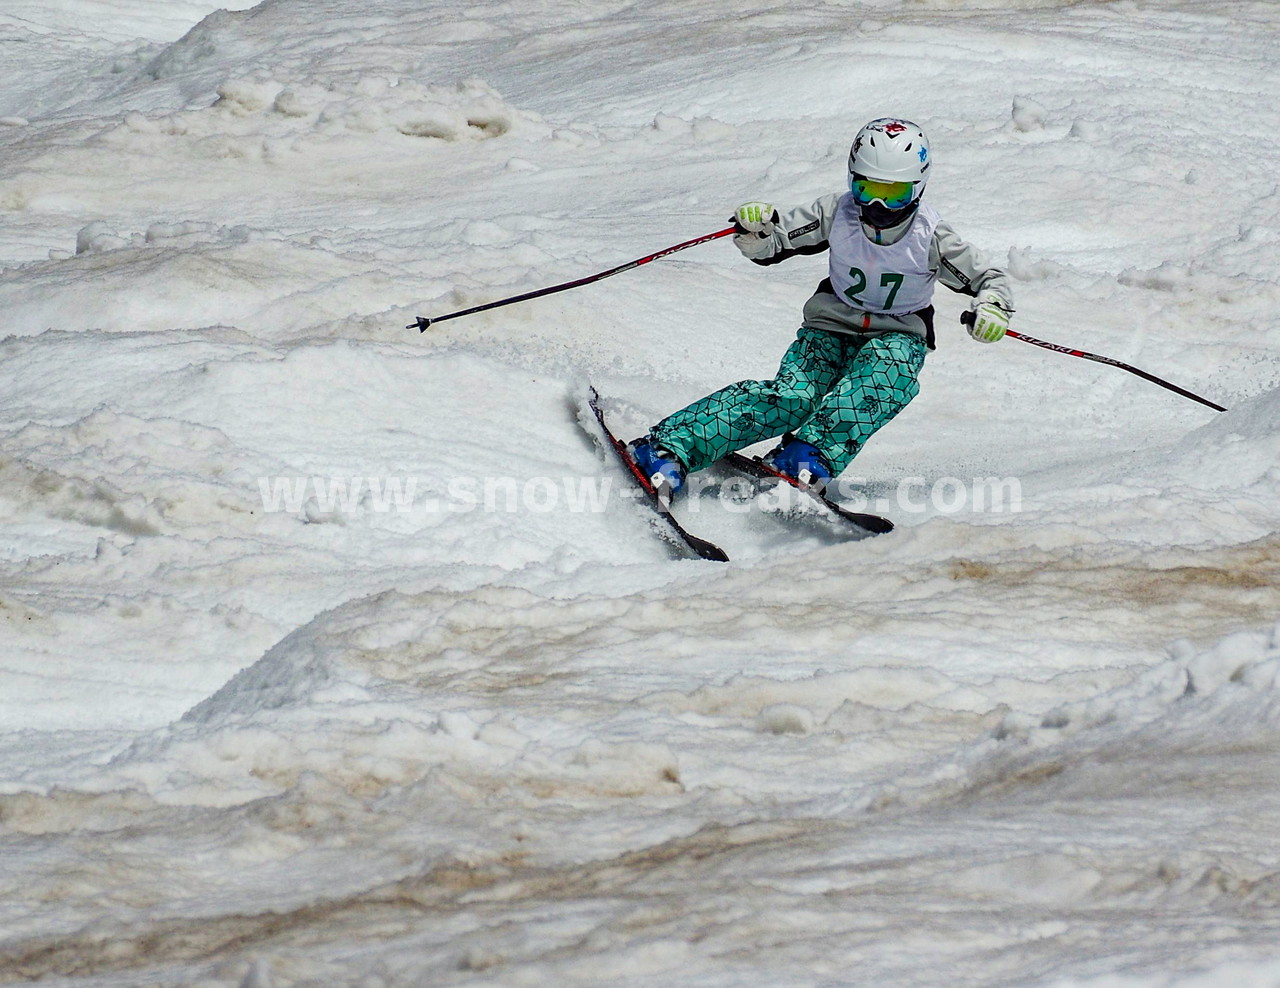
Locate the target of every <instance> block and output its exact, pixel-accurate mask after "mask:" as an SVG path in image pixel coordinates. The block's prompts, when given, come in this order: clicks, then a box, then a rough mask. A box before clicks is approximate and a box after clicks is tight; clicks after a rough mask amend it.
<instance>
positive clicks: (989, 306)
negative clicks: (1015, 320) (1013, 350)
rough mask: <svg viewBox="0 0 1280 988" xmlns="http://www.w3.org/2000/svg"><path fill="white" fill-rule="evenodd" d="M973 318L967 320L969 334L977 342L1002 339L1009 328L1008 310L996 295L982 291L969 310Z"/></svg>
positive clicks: (990, 341) (992, 341)
mask: <svg viewBox="0 0 1280 988" xmlns="http://www.w3.org/2000/svg"><path fill="white" fill-rule="evenodd" d="M969 311H970V312H971V313H972V314H973V319H972V320H971V321H970V322H969V335H970V336H972V337H973V338H974V339H975V340H977V341H978V342H979V343H996V342H999V341H1000V340H1002V339H1004V334H1005V333H1006V332H1007V331H1008V329H1009V311H1010V310H1008V309H1006V308H1005V307H1004V301H1003V300H1002V299H1001V298H1000V297H999V296H997V295H992V294H988V293H986V292H983V293H982V294H981V295H979V296H978V298H977V300H976V301H975V302H974V303H973V307H972V308H971V309H970V310H969Z"/></svg>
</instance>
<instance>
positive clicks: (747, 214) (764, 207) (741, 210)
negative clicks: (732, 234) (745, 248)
mask: <svg viewBox="0 0 1280 988" xmlns="http://www.w3.org/2000/svg"><path fill="white" fill-rule="evenodd" d="M733 222H734V224H735V225H736V226H737V227H738V234H737V236H739V237H741V236H743V235H744V234H753V235H754V237H755V238H756V239H759V240H763V239H765V238H766V237H772V236H773V231H774V230H775V229H777V222H778V211H777V210H776V209H774V208H773V204H772V203H768V202H744V203H743V204H742V205H741V206H739V207H738V211H737V212H736V213H734V214H733Z"/></svg>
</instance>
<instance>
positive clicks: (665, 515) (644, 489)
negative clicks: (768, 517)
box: [587, 387, 729, 563]
mask: <svg viewBox="0 0 1280 988" xmlns="http://www.w3.org/2000/svg"><path fill="white" fill-rule="evenodd" d="M587 404H588V405H589V406H590V407H591V412H592V414H593V415H595V417H596V421H597V422H599V423H600V429H601V430H602V431H603V432H604V436H605V438H606V439H607V440H608V443H609V446H610V447H611V448H612V449H613V452H614V454H615V455H616V456H617V457H618V459H619V460H621V461H622V465H623V466H624V467H626V468H627V473H628V475H629V476H630V477H631V478H632V479H633V480H634V481H635V482H636V486H637V487H638V488H639V490H640V492H641V493H642V494H643V495H644V501H645V503H647V504H648V505H649V507H651V508H652V509H653V510H654V512H655V513H656V514H657V515H658V517H660V518H661V519H662V520H663V521H665V522H666V523H667V524H668V525H669V526H670V527H671V531H672V532H673V533H674V534H675V536H676V538H677V539H678V540H679V541H680V543H681V544H682V545H684V546H686V547H687V548H688V549H689V550H690V551H691V552H692V553H694V555H696V556H698V557H699V558H700V559H710V560H713V561H715V562H719V563H727V562H728V561H729V557H728V555H727V554H726V553H725V551H724V550H723V549H721V548H720V547H719V546H718V545H716V544H715V543H713V542H708V541H707V540H706V539H700V538H698V537H697V536H696V535H694V534H693V533H692V532H690V531H688V530H687V529H686V528H685V527H684V526H683V525H681V524H680V522H679V521H677V520H676V517H675V516H674V515H673V514H672V513H671V509H670V508H669V507H668V506H667V505H666V504H664V503H663V501H662V499H661V498H659V497H658V492H657V491H655V490H654V488H653V484H651V483H649V478H648V477H646V476H645V475H644V473H643V472H642V471H641V470H640V468H639V467H637V466H636V465H635V462H634V461H633V460H632V459H631V457H629V456H628V455H627V447H626V444H625V443H624V442H622V441H621V440H620V439H619V438H618V437H617V436H615V435H614V434H613V430H612V429H610V428H609V426H608V424H607V423H606V422H605V420H604V412H603V411H602V410H601V408H600V393H599V392H598V391H597V390H596V389H595V388H594V387H592V389H591V397H590V398H589V399H588V400H587Z"/></svg>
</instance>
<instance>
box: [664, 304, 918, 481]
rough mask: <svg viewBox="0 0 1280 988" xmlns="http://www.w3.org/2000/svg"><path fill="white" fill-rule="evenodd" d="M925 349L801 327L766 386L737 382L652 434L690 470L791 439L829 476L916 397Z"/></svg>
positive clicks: (903, 338) (905, 337) (898, 337)
mask: <svg viewBox="0 0 1280 988" xmlns="http://www.w3.org/2000/svg"><path fill="white" fill-rule="evenodd" d="M926 352H927V349H926V347H925V342H924V340H923V339H921V338H920V337H919V336H915V335H914V334H911V333H886V334H885V335H884V336H875V337H871V338H870V339H868V338H866V337H859V336H841V335H839V334H836V333H828V332H824V331H822V330H817V329H810V328H809V327H807V326H805V327H801V329H800V332H799V333H797V334H796V339H795V342H794V343H792V344H791V346H790V347H789V348H788V350H787V352H786V354H784V355H783V358H782V365H781V366H780V367H779V368H778V375H777V377H775V378H774V379H773V380H772V381H739V382H738V383H737V384H731V385H729V386H728V387H727V388H721V389H720V390H719V391H717V392H715V393H714V394H710V395H707V397H705V398H701V399H699V400H698V401H695V402H694V403H693V404H692V405H690V406H689V407H688V408H685V409H682V410H680V411H678V412H675V413H674V414H672V415H668V416H667V417H666V418H665V419H663V420H662V421H661V422H659V423H658V424H657V425H656V426H655V427H654V428H653V430H652V435H653V437H654V439H655V440H656V441H657V442H658V444H659V445H661V446H664V447H665V448H667V449H669V450H670V451H671V452H673V453H675V454H676V455H677V456H678V457H680V459H681V460H682V461H683V462H684V464H685V465H686V466H687V467H688V468H689V469H690V470H701V469H702V468H703V467H706V466H710V465H711V464H712V463H714V462H715V461H716V460H718V459H720V458H721V457H722V456H725V455H726V454H728V453H731V452H733V451H735V450H739V449H742V448H743V447H744V446H750V445H751V444H753V443H757V442H761V441H762V440H765V439H771V438H773V437H775V436H780V435H782V434H783V433H784V432H793V433H795V436H796V438H797V439H801V440H803V441H804V442H807V443H811V444H812V445H813V446H815V447H816V448H817V449H818V451H819V452H820V453H821V454H822V456H823V458H824V459H825V460H826V461H827V463H829V464H830V465H831V469H832V471H833V472H834V473H836V474H839V473H840V471H841V470H843V469H844V468H845V467H847V466H848V465H849V462H850V461H851V460H852V459H853V458H854V457H855V456H857V455H858V451H859V450H861V449H862V447H863V446H864V445H865V444H866V441H867V440H868V439H870V438H871V436H872V434H873V433H874V432H875V431H876V430H877V429H879V428H880V427H881V426H882V425H884V424H885V423H886V422H888V421H889V420H890V419H892V418H893V417H894V416H895V415H897V414H898V413H899V412H900V411H902V409H903V408H905V407H906V405H907V403H908V402H909V401H911V399H912V398H914V397H915V396H916V394H917V393H919V391H920V384H919V381H918V380H917V378H918V376H919V374H920V368H921V367H922V366H923V365H924V358H925V353H926Z"/></svg>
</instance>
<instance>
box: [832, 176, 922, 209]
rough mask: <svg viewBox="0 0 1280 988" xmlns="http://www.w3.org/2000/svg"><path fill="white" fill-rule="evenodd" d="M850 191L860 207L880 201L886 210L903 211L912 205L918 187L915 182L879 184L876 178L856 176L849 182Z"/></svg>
mask: <svg viewBox="0 0 1280 988" xmlns="http://www.w3.org/2000/svg"><path fill="white" fill-rule="evenodd" d="M849 191H850V192H852V193H853V198H854V199H855V200H856V201H857V203H858V205H860V206H869V205H871V203H873V202H875V201H876V200H877V199H878V200H880V202H882V203H884V205H885V208H886V209H901V208H902V207H903V206H906V205H909V204H910V202H911V199H912V196H914V195H915V191H916V185H915V183H914V182H877V181H876V180H875V179H874V178H863V177H862V176H861V175H854V176H853V177H852V178H851V179H850V180H849Z"/></svg>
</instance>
